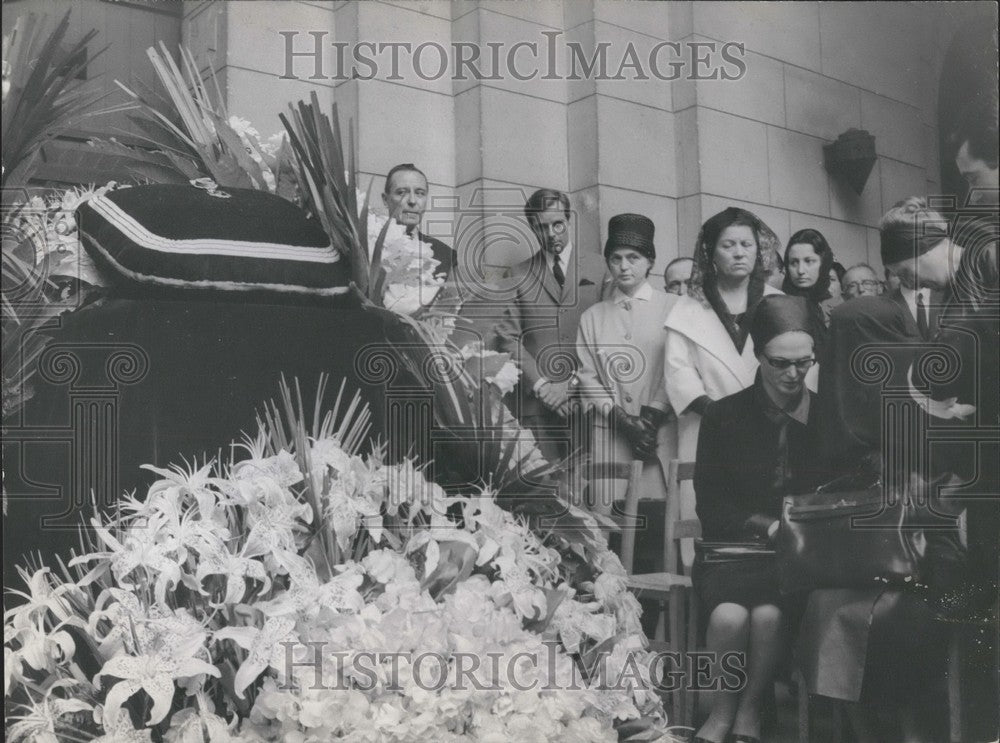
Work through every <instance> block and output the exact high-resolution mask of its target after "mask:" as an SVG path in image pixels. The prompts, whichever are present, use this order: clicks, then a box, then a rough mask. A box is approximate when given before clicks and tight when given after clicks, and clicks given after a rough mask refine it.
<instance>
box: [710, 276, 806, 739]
mask: <svg viewBox="0 0 1000 743" xmlns="http://www.w3.org/2000/svg"><path fill="white" fill-rule="evenodd" d="M813 327H814V326H813V320H812V314H811V311H810V308H809V306H808V304H807V302H806V301H805V300H804V299H802V298H801V297H788V296H782V295H780V294H779V295H774V296H769V297H765V298H763V299H762V300H761V301H760V303H759V304H758V305H757V308H756V309H755V311H754V313H753V318H752V322H751V324H750V327H749V332H750V334H751V337H752V338H753V343H754V348H755V349H756V350H755V353H756V355H757V359H758V360H759V362H760V365H759V367H758V369H757V371H756V375H755V379H754V383H753V385H752V386H751V387H749V388H747V389H745V390H742V391H740V392H737V393H736V394H734V395H729V396H728V397H725V398H723V399H722V400H719V401H718V402H716V403H715V404H713V405H712V406H711V407H709V408H708V411H707V412H706V414H705V417H704V420H703V422H702V425H701V430H700V434H699V437H698V459H697V465H696V467H695V476H694V487H695V493H696V494H697V499H698V518H699V519H700V520H701V525H702V534H703V536H704V541H703V542H702V543H701V546H702V547H703V549H700V550H699V555H698V558H697V559H696V560H695V563H694V572H693V574H692V579H693V582H694V589H695V592H696V595H697V596H698V600H699V606H700V608H701V610H702V615H703V616H705V617H707V618H708V628H707V630H706V633H705V638H706V645H707V647H708V650H709V651H710V652H712V653H714V654H715V657H716V658H719V659H721V658H724V657H725V656H726V654H728V653H743V654H744V657H745V662H744V670H745V672H746V682H745V684H744V685H743V688H742V689H738V690H725V689H724V690H720V691H719V692H718V693H717V696H716V698H715V700H714V703H713V705H712V710H711V712H710V714H709V716H708V719H707V720H706V721H705V723H704V724H703V725H702V726H701V728H700V729H699V730H698V733H697V736H696V737H695V741H696V743H708V742H710V741H712V742H721V741H727V742H728V741H743V742H744V743H759V739H760V732H761V731H760V728H761V720H760V708H761V702H762V700H763V699H764V697H765V694H767V693H768V691H769V689H770V687H771V685H772V684H773V681H774V674H775V671H776V669H777V666H778V663H779V661H780V660H781V658H782V655H783V654H784V650H785V648H786V647H787V645H788V642H787V638H786V635H787V630H786V628H787V626H788V621H787V620H788V616H789V615H790V614H795V613H797V612H795V611H794V609H792V608H791V607H790V606H789V601H788V600H787V599H783V598H782V596H781V594H780V590H779V584H778V572H777V560H776V558H775V555H774V552H773V542H774V539H775V536H776V534H777V531H778V523H779V522H778V519H779V516H780V514H781V503H782V498H783V497H784V496H785V495H788V494H791V493H800V492H806V491H808V490H810V489H812V488H813V487H815V485H816V484H818V482H821V481H822V480H823V479H824V478H823V475H822V473H821V468H820V467H819V466H818V462H819V458H820V453H819V452H820V450H819V426H818V423H819V420H818V417H817V415H816V408H817V404H816V400H817V398H816V396H815V395H814V394H813V393H811V392H810V391H809V390H808V389H807V388H806V385H805V379H806V374H807V372H808V371H809V369H810V368H812V366H813V364H814V363H815V356H814V347H813V338H812V334H811V333H812V328H813ZM719 542H725V543H733V542H739V543H749V544H748V545H746V546H741V547H740V548H739V549H740V551H741V553H742V557H737V556H736V554H735V553H734V547H733V545H731V544H730V545H727V547H726V550H728V551H729V557H728V559H726V560H724V561H722V560H718V559H711V555H712V554H716V553H714V552H713V551H712V549H711V548H712V546H713V545H712V543H716V545H715V548H716V549H718V547H719V545H718V544H717V543H719ZM750 545H753V546H754V548H753V549H751V548H750ZM769 547H770V549H768V548H769ZM719 553H721V550H719Z"/></svg>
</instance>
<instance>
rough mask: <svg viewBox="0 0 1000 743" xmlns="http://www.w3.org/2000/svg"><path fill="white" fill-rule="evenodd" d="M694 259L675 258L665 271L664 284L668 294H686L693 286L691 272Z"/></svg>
mask: <svg viewBox="0 0 1000 743" xmlns="http://www.w3.org/2000/svg"><path fill="white" fill-rule="evenodd" d="M693 270H694V261H693V260H692V259H690V258H674V259H673V260H672V261H670V263H668V264H667V267H666V269H665V270H664V271H663V286H664V288H665V289H666V290H667V293H668V294H679V295H681V296H684V295H685V294H687V293H688V288H689V287H690V286H691V272H692V271H693Z"/></svg>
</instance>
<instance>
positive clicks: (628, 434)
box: [611, 405, 656, 461]
mask: <svg viewBox="0 0 1000 743" xmlns="http://www.w3.org/2000/svg"><path fill="white" fill-rule="evenodd" d="M611 425H612V427H613V428H614V430H615V431H617V432H618V433H619V434H620V435H622V436H624V437H625V439H626V440H627V441H628V443H629V446H631V447H632V454H633V456H634V457H635V458H636V459H641V460H643V461H646V460H647V459H651V458H652V456H653V455H655V453H656V429H655V428H653V427H652V426H651V425H650V424H649V423H648V422H647V421H645V420H643V418H642V416H639V415H631V414H630V413H627V412H626V411H625V409H624V408H622V407H621V406H620V405H615V406H614V407H613V408H612V409H611Z"/></svg>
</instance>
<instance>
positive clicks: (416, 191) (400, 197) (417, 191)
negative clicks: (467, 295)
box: [382, 163, 458, 278]
mask: <svg viewBox="0 0 1000 743" xmlns="http://www.w3.org/2000/svg"><path fill="white" fill-rule="evenodd" d="M428 193H429V190H428V187H427V176H426V175H424V173H423V171H422V170H420V169H419V168H418V167H417V166H416V165H414V164H413V163H401V164H399V165H396V166H395V167H393V168H392V170H390V171H389V173H388V174H387V175H386V177H385V189H384V190H383V192H382V203H383V204H385V208H386V209H387V210H388V212H389V216H390V217H392V218H393V219H395V220H396V222H397V223H398V224H401V225H403V226H404V227H405V228H406V231H407V233H409V234H410V235H415V236H417V237H418V238H419V239H420V241H421V242H425V243H430V246H431V249H432V250H433V251H434V260H436V261H438V263H440V265H439V266H438V272H437V273H438V275H441V274H444V276H445V278H447V277H448V276H450V275H451V272H452V270H453V269H454V267H455V265H456V264H457V263H458V254H457V253H456V252H455V249H454V248H452V247H450V246H448V245H445V244H444V243H443V242H441V241H440V240H438V239H437V238H434V237H431V236H430V235H425V234H422V233H421V232H420V222H421V221H422V220H423V218H424V212H425V211H427V196H428Z"/></svg>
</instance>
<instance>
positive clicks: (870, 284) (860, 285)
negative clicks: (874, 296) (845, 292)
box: [844, 279, 882, 291]
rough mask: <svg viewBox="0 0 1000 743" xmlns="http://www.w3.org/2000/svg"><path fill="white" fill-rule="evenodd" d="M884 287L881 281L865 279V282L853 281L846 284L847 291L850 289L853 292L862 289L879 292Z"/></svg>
mask: <svg viewBox="0 0 1000 743" xmlns="http://www.w3.org/2000/svg"><path fill="white" fill-rule="evenodd" d="M881 286H882V282H881V281H874V280H872V279H865V280H864V281H852V282H851V283H850V284H844V288H845V289H850V290H851V291H859V290H861V289H872V290H876V291H877V290H878V289H879V287H881Z"/></svg>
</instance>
